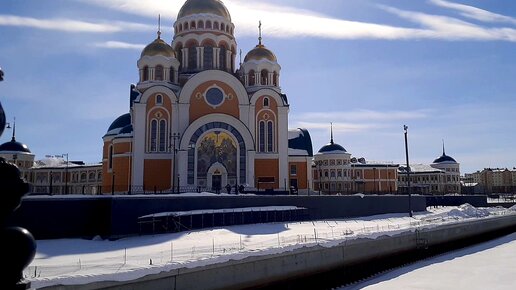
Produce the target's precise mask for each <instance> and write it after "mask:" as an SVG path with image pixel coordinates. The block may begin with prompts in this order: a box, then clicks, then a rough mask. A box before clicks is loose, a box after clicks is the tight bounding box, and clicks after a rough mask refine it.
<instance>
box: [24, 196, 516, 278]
mask: <svg viewBox="0 0 516 290" xmlns="http://www.w3.org/2000/svg"><path fill="white" fill-rule="evenodd" d="M507 214H516V207H513V208H511V209H509V210H507V209H504V208H486V209H481V208H479V209H477V208H474V207H472V206H470V205H468V204H466V205H462V206H460V207H441V208H428V210H427V211H426V212H421V213H416V214H415V215H414V217H413V218H409V217H408V216H406V214H389V215H379V216H371V217H363V218H354V219H341V220H326V221H313V222H297V223H272V224H256V225H241V226H232V227H223V228H214V229H206V230H199V231H190V232H181V233H174V234H163V235H154V236H139V237H131V238H125V239H120V240H116V241H109V240H101V239H94V240H81V239H62V240H42V241H38V249H37V254H36V258H35V259H34V261H33V262H32V263H31V265H30V266H29V267H28V268H27V269H26V271H25V272H24V275H25V277H26V278H27V279H29V280H30V281H32V286H33V287H35V288H39V287H43V286H49V285H56V284H64V285H69V284H85V283H90V282H95V281H107V280H109V281H128V280H133V279H137V278H140V277H143V276H146V275H148V274H154V273H160V272H162V271H168V270H171V269H175V268H182V267H196V266H201V265H207V264H215V263H220V262H225V261H229V260H230V259H232V260H238V259H243V258H245V257H249V256H258V255H267V254H273V253H280V252H285V251H291V250H293V249H297V248H301V247H310V246H314V245H317V244H319V245H322V246H326V247H331V246H334V245H338V244H340V243H341V242H343V241H344V240H346V239H356V238H359V237H368V238H376V237H378V236H382V235H395V234H398V233H401V232H406V231H413V230H415V229H417V228H421V227H434V226H438V225H442V224H449V223H457V222H462V221H464V220H471V219H485V218H490V217H493V216H499V215H507Z"/></svg>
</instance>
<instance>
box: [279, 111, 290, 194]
mask: <svg viewBox="0 0 516 290" xmlns="http://www.w3.org/2000/svg"><path fill="white" fill-rule="evenodd" d="M288 110H289V109H288V107H279V108H278V132H277V134H276V136H288ZM278 139H279V140H278V158H279V181H280V184H281V182H283V180H284V179H287V180H288V179H289V174H288V169H289V168H288V138H278Z"/></svg>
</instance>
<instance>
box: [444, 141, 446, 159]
mask: <svg viewBox="0 0 516 290" xmlns="http://www.w3.org/2000/svg"><path fill="white" fill-rule="evenodd" d="M445 155H446V151H444V139H443V156H445Z"/></svg>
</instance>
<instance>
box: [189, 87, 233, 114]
mask: <svg viewBox="0 0 516 290" xmlns="http://www.w3.org/2000/svg"><path fill="white" fill-rule="evenodd" d="M214 84H216V85H217V86H218V87H220V88H222V90H224V93H225V94H226V95H228V96H229V95H231V96H232V97H231V98H226V99H225V100H224V102H223V103H222V105H220V106H219V107H217V108H215V109H214V108H213V107H211V106H210V105H208V104H207V103H206V101H205V100H204V97H203V94H204V93H205V92H206V91H207V90H208V88H209V87H211V86H212V85H214ZM217 113H219V114H226V115H230V116H233V117H235V118H237V119H239V118H240V110H239V103H238V97H237V94H236V93H235V91H234V90H233V89H232V88H231V87H230V86H228V85H227V84H225V83H223V82H219V81H209V82H205V83H203V84H201V85H200V86H198V87H197V88H196V89H195V90H194V92H193V93H192V96H191V97H190V124H191V123H192V122H194V121H195V120H197V119H199V118H201V117H203V116H205V115H207V114H217Z"/></svg>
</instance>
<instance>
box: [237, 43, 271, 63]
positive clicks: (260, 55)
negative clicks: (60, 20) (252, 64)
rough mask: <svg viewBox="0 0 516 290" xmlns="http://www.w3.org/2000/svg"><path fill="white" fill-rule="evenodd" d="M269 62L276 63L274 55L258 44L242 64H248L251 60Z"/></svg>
mask: <svg viewBox="0 0 516 290" xmlns="http://www.w3.org/2000/svg"><path fill="white" fill-rule="evenodd" d="M264 59H266V60H269V61H272V62H277V61H278V59H277V58H276V55H274V53H273V52H272V51H270V50H269V49H267V48H266V47H265V46H264V45H263V44H258V45H257V46H256V47H255V48H253V49H252V50H251V51H250V52H249V53H247V55H246V56H245V58H244V62H248V61H251V60H264Z"/></svg>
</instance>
